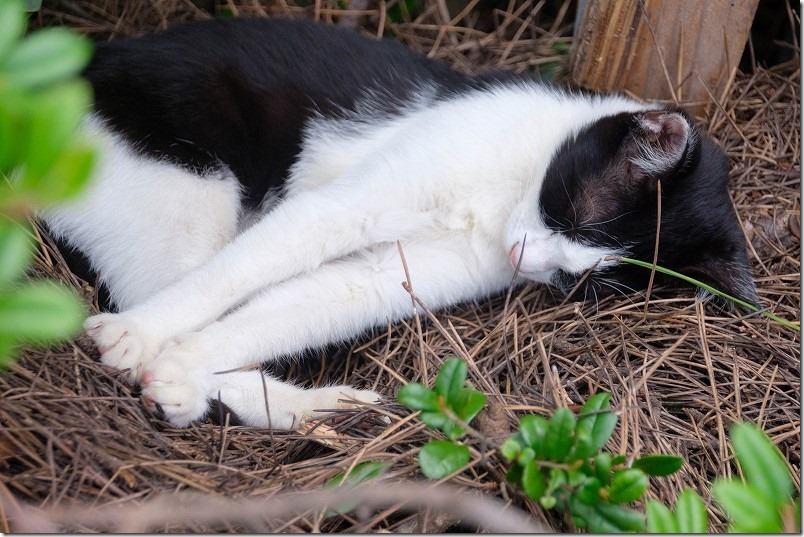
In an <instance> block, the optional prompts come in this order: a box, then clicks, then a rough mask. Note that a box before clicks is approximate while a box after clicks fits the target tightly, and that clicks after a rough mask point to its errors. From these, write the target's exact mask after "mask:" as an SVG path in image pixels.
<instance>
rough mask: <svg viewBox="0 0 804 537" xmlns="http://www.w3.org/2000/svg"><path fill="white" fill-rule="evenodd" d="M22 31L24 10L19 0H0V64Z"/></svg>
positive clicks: (0, 70) (23, 30)
mask: <svg viewBox="0 0 804 537" xmlns="http://www.w3.org/2000/svg"><path fill="white" fill-rule="evenodd" d="M24 32H25V12H24V11H23V10H22V5H21V4H20V2H18V1H17V0H3V1H2V2H0V66H2V64H3V62H4V61H5V59H6V58H7V57H8V54H9V53H10V52H11V49H12V47H13V46H14V44H15V43H16V42H17V40H18V39H19V38H20V36H22V34H23V33H24ZM0 72H2V69H0ZM1 76H2V75H0V77H1Z"/></svg>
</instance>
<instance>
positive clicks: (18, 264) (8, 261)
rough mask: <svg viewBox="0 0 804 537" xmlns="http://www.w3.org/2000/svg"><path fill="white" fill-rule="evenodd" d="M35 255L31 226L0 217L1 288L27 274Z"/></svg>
mask: <svg viewBox="0 0 804 537" xmlns="http://www.w3.org/2000/svg"><path fill="white" fill-rule="evenodd" d="M34 253H35V247H34V244H33V241H32V240H31V228H30V226H29V225H28V224H27V223H22V222H15V221H13V220H8V219H6V218H2V217H0V288H3V287H6V286H8V285H9V284H10V283H11V282H13V281H14V280H16V279H17V278H19V277H20V276H22V275H23V274H25V270H26V269H27V268H28V266H29V265H30V264H31V261H32V260H33V257H34Z"/></svg>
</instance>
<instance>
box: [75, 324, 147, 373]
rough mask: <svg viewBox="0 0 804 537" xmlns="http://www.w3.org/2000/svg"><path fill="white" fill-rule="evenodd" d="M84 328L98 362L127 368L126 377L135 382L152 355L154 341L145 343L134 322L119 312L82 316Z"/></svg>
mask: <svg viewBox="0 0 804 537" xmlns="http://www.w3.org/2000/svg"><path fill="white" fill-rule="evenodd" d="M84 329H85V330H86V332H87V334H88V335H89V336H90V337H91V338H92V339H93V340H94V341H95V345H97V347H98V351H100V353H101V362H103V363H104V364H106V365H108V366H110V367H114V368H116V369H123V370H128V374H127V377H128V380H129V381H131V382H132V383H137V382H139V380H140V378H141V377H142V372H143V371H144V369H145V367H146V366H147V365H148V364H149V363H150V362H151V360H153V358H154V356H155V355H156V352H155V351H156V345H149V344H148V341H147V340H146V338H145V337H143V335H142V334H143V331H142V330H141V329H140V328H139V326H138V325H137V324H136V322H134V321H132V320H131V319H128V318H126V317H125V316H124V315H122V314H115V313H102V314H100V315H94V316H92V317H90V318H88V319H87V320H86V322H85V323H84Z"/></svg>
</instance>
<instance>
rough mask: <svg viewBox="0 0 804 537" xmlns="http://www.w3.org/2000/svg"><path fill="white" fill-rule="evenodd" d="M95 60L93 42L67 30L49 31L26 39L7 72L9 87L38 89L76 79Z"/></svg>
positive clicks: (6, 64)
mask: <svg viewBox="0 0 804 537" xmlns="http://www.w3.org/2000/svg"><path fill="white" fill-rule="evenodd" d="M91 57H92V42H91V41H90V40H89V39H86V38H84V37H82V36H81V35H79V34H78V33H76V32H74V31H72V30H68V29H66V28H45V29H43V30H38V31H36V32H34V33H32V34H30V35H28V36H27V37H25V38H24V39H23V40H22V41H21V42H20V43H19V45H18V46H17V47H16V48H14V50H13V51H12V52H11V54H10V55H9V57H8V59H7V61H6V63H5V65H4V66H3V71H4V74H5V78H6V81H7V83H8V84H9V85H14V86H19V87H24V88H34V87H41V86H46V85H49V84H53V83H56V82H59V81H61V80H64V79H67V78H69V77H73V76H76V75H78V74H79V73H80V71H81V69H83V68H84V66H86V64H87V63H88V62H89V59H90V58H91Z"/></svg>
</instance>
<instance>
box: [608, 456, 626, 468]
mask: <svg viewBox="0 0 804 537" xmlns="http://www.w3.org/2000/svg"><path fill="white" fill-rule="evenodd" d="M626 461H628V458H627V457H626V456H625V455H615V456H614V457H613V458H612V459H611V466H612V467H614V466H619V465H621V464H625V463H626Z"/></svg>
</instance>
